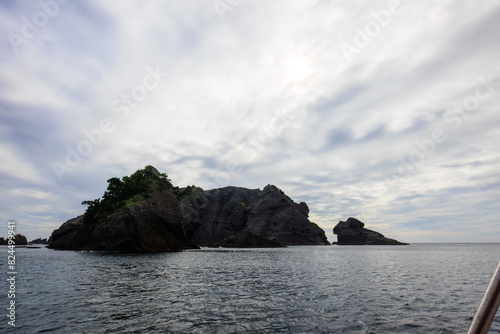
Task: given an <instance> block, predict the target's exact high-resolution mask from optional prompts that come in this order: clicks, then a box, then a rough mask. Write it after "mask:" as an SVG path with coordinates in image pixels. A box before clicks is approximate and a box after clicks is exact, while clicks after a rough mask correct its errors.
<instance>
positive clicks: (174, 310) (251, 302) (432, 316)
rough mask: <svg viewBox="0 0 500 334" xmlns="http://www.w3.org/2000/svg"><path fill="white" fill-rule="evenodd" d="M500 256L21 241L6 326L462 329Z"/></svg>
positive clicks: (438, 247) (453, 250) (488, 249)
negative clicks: (11, 315) (82, 248)
mask: <svg viewBox="0 0 500 334" xmlns="http://www.w3.org/2000/svg"><path fill="white" fill-rule="evenodd" d="M0 255H1V256H2V258H3V259H4V260H1V267H0V268H1V271H2V272H3V273H4V274H3V276H4V277H5V276H6V272H7V249H6V248H1V249H0ZM499 261H500V244H414V245H410V246H314V247H313V246H311V247H309V246H304V247H290V248H283V249H202V250H195V251H186V252H180V253H161V254H146V255H144V254H142V255H138V254H135V255H130V254H128V255H127V254H114V253H98V252H93V253H92V252H90V253H88V252H72V251H53V250H49V249H17V250H16V262H17V263H16V265H17V271H18V274H17V277H16V279H17V280H16V299H15V300H16V306H17V308H16V312H17V313H16V327H15V329H13V328H10V326H8V325H7V320H8V319H7V317H6V314H7V311H6V307H7V303H8V298H7V293H6V290H7V284H6V281H5V280H4V283H3V287H2V292H1V293H2V295H1V296H0V300H1V301H2V302H1V304H2V310H4V311H2V312H4V313H5V316H2V318H1V319H3V320H2V323H1V324H0V332H6V333H10V332H12V333H276V332H283V333H465V332H467V329H468V327H469V325H470V323H471V321H472V318H473V316H474V313H475V310H476V308H477V307H478V305H479V303H480V301H481V299H482V297H483V295H484V292H485V290H486V288H487V286H488V283H489V281H490V279H491V277H492V275H493V273H494V271H495V269H496V266H497V265H498V262H499ZM499 318H500V315H498V316H497V318H496V319H495V321H494V323H493V325H492V327H491V329H490V333H500V320H499Z"/></svg>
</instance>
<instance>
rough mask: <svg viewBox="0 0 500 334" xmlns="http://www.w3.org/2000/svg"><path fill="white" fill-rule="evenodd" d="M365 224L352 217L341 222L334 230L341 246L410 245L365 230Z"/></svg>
mask: <svg viewBox="0 0 500 334" xmlns="http://www.w3.org/2000/svg"><path fill="white" fill-rule="evenodd" d="M364 226H365V224H364V223H363V222H361V221H359V220H357V219H356V218H352V217H350V218H349V219H347V221H340V222H339V223H338V224H337V225H336V226H335V227H334V228H333V233H334V234H336V235H337V244H339V245H408V244H406V243H403V242H399V241H397V240H394V239H389V238H386V237H385V236H384V235H383V234H381V233H378V232H375V231H372V230H369V229H367V228H364Z"/></svg>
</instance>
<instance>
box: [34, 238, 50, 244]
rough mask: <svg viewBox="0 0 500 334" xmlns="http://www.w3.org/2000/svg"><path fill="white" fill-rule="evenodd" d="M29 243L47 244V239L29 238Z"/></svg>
mask: <svg viewBox="0 0 500 334" xmlns="http://www.w3.org/2000/svg"><path fill="white" fill-rule="evenodd" d="M30 243H31V244H35V245H46V244H48V241H47V239H42V238H37V239H34V240H31V241H30Z"/></svg>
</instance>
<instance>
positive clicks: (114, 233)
mask: <svg viewBox="0 0 500 334" xmlns="http://www.w3.org/2000/svg"><path fill="white" fill-rule="evenodd" d="M49 248H54V249H69V250H103V251H120V252H165V251H177V250H182V249H188V248H195V247H193V246H192V245H191V244H190V243H189V242H188V240H187V238H186V232H185V229H184V225H183V222H182V214H181V210H180V206H179V202H178V201H177V199H176V197H175V196H174V194H173V193H172V191H170V190H162V191H156V192H154V194H153V195H152V196H151V197H150V198H147V199H144V200H141V201H137V202H135V203H133V204H131V205H128V206H126V207H124V208H123V209H121V211H120V212H118V213H117V214H114V215H112V216H111V217H109V218H108V219H107V220H106V221H105V222H91V221H86V220H82V216H79V217H77V218H74V219H71V220H69V221H67V222H66V223H64V224H63V225H62V226H61V227H60V228H59V229H57V230H55V231H54V232H53V233H52V236H51V238H50V245H49Z"/></svg>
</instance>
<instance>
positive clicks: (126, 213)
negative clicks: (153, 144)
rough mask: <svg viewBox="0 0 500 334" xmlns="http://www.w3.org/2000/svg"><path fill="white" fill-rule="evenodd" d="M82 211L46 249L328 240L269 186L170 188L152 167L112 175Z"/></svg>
mask: <svg viewBox="0 0 500 334" xmlns="http://www.w3.org/2000/svg"><path fill="white" fill-rule="evenodd" d="M82 204H85V205H87V210H86V212H85V214H83V215H81V216H78V217H75V218H72V219H70V220H68V221H67V222H65V223H64V224H62V225H61V227H59V228H58V229H57V230H55V231H54V232H53V233H52V236H51V237H50V239H49V246H48V247H49V248H53V249H60V250H63V249H64V250H105V251H121V252H161V251H176V250H182V249H189V248H197V247H198V246H211V247H284V246H287V245H329V244H330V243H329V242H328V240H327V238H326V235H325V232H324V231H323V229H321V228H320V227H319V226H318V225H316V224H314V223H312V222H310V221H309V219H308V214H309V208H308V207H307V204H306V203H303V202H302V203H295V202H294V201H293V200H291V199H290V198H289V197H288V196H287V195H285V194H284V193H283V191H281V190H280V189H278V188H277V187H276V186H273V185H268V186H266V187H265V188H264V189H263V190H260V189H247V188H239V187H225V188H220V189H213V190H203V189H201V188H199V187H195V186H189V187H185V188H179V187H174V186H173V185H172V183H171V182H170V180H169V179H168V177H167V175H166V174H165V173H160V172H159V171H158V170H157V169H156V168H154V167H152V166H146V167H145V168H144V169H140V170H138V171H136V172H135V173H134V174H132V175H131V176H125V177H123V178H122V179H119V178H116V177H114V178H111V179H109V180H108V188H107V190H106V192H105V193H104V195H103V196H102V198H99V199H96V200H93V201H84V202H83V203H82Z"/></svg>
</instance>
